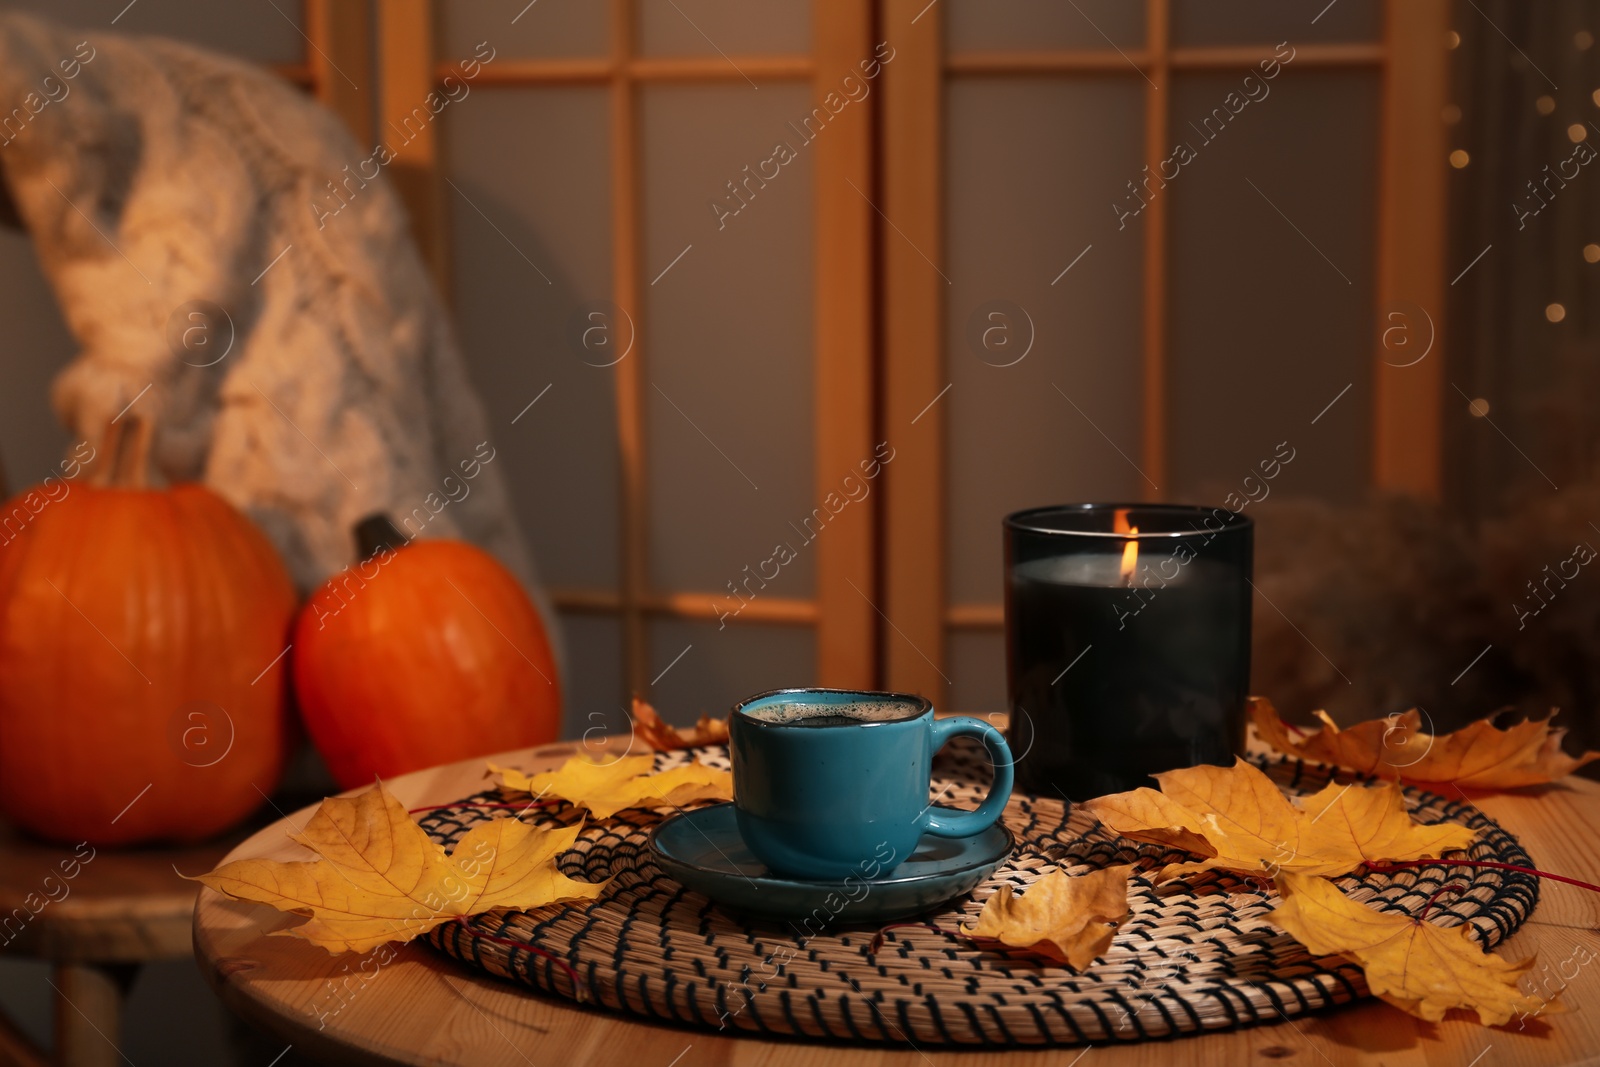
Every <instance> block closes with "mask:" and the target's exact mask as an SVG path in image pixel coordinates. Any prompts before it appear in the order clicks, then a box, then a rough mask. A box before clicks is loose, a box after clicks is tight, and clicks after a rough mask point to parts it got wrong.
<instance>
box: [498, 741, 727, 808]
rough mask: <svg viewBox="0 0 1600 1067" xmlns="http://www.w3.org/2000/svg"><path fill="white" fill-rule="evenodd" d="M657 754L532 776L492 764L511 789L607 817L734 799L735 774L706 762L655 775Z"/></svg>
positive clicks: (578, 760)
mask: <svg viewBox="0 0 1600 1067" xmlns="http://www.w3.org/2000/svg"><path fill="white" fill-rule="evenodd" d="M654 764H655V757H654V756H624V757H622V758H621V759H617V760H612V761H611V762H610V763H594V762H592V761H590V760H587V759H585V758H583V757H582V756H574V757H572V758H571V759H569V760H567V762H566V763H564V764H562V765H561V767H560V769H558V770H554V771H545V772H544V773H543V774H534V775H527V774H523V773H522V772H521V771H518V770H514V769H512V768H509V767H497V766H495V765H494V764H493V763H491V764H489V769H490V770H491V771H494V772H495V773H497V774H499V775H500V780H501V782H502V784H503V785H504V786H505V787H506V788H507V789H512V790H517V791H519V792H525V793H532V794H534V795H535V796H557V797H560V798H562V799H563V800H567V801H570V802H571V803H572V804H573V805H574V806H576V807H581V808H588V809H589V810H590V811H591V812H592V813H593V814H594V816H595V818H597V819H607V818H610V817H611V816H612V815H615V814H616V813H617V812H619V811H622V810H623V809H624V808H662V807H667V806H669V805H670V806H672V807H680V806H682V805H684V804H689V803H692V802H694V801H696V800H732V799H733V775H731V774H729V773H728V772H727V771H719V770H717V769H716V768H715V767H707V766H706V765H705V764H703V763H700V762H698V761H697V762H694V763H689V764H685V765H684V766H682V767H673V768H672V769H671V770H666V771H662V772H661V773H660V774H651V773H650V768H651V767H652V766H654Z"/></svg>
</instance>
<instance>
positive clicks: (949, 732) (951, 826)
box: [921, 716, 1013, 837]
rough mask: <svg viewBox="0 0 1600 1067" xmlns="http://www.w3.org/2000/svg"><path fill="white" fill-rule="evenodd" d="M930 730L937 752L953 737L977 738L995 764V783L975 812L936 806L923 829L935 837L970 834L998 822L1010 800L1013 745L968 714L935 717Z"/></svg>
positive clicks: (926, 814)
mask: <svg viewBox="0 0 1600 1067" xmlns="http://www.w3.org/2000/svg"><path fill="white" fill-rule="evenodd" d="M930 729H931V731H932V733H933V751H934V752H938V751H939V750H940V749H941V748H943V747H944V746H945V744H946V743H947V742H949V741H950V739H951V738H954V737H976V738H978V739H979V740H980V741H982V742H983V747H984V748H985V749H987V750H988V752H989V762H991V763H993V764H994V784H993V785H991V786H990V787H989V795H988V796H986V797H984V798H983V803H982V804H980V805H978V808H977V810H976V811H963V812H959V813H957V814H955V815H949V814H946V813H944V812H939V811H936V810H935V809H934V807H933V805H931V804H930V805H928V810H927V811H925V812H923V813H922V819H921V822H922V830H923V832H924V833H929V834H932V835H934V836H935V837H971V836H972V835H973V834H979V833H982V832H983V831H985V830H987V829H988V828H989V827H991V826H993V825H994V824H995V820H997V819H999V818H1000V813H1001V812H1002V811H1004V810H1005V807H1006V801H1008V800H1010V799H1011V780H1012V762H1013V761H1012V759H1011V748H1010V746H1009V745H1007V744H1006V739H1005V737H1004V736H1002V735H1001V733H1000V731H999V730H996V729H995V728H994V727H993V726H991V725H989V724H988V723H986V722H984V721H983V720H982V719H974V718H970V717H968V716H958V717H956V718H953V719H935V720H933V723H932V725H931V726H930Z"/></svg>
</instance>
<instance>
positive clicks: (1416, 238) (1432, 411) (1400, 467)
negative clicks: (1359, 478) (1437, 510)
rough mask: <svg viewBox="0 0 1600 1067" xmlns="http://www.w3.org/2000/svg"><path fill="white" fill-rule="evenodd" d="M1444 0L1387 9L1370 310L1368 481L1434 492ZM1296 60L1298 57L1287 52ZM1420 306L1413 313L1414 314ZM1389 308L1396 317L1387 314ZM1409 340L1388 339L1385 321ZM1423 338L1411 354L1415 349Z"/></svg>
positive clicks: (1437, 483)
mask: <svg viewBox="0 0 1600 1067" xmlns="http://www.w3.org/2000/svg"><path fill="white" fill-rule="evenodd" d="M1449 25H1450V23H1449V5H1448V3H1446V0H1403V2H1402V0H1390V2H1389V4H1388V9H1387V13H1386V17H1385V27H1384V32H1385V38H1386V41H1387V44H1388V52H1389V60H1388V63H1387V64H1386V65H1385V67H1384V107H1383V133H1382V145H1381V150H1380V153H1379V160H1380V162H1379V195H1378V270H1377V298H1376V300H1375V301H1374V310H1375V312H1376V314H1377V318H1378V323H1377V328H1376V329H1375V330H1374V337H1373V340H1374V356H1373V398H1372V429H1373V450H1372V481H1373V485H1374V487H1375V488H1377V489H1379V490H1382V491H1385V492H1406V493H1414V494H1417V495H1420V496H1423V497H1427V498H1429V499H1437V498H1438V496H1439V493H1440V488H1441V481H1442V479H1443V465H1444V455H1443V449H1444V442H1443V440H1442V434H1443V429H1444V424H1443V404H1444V349H1443V345H1442V341H1443V340H1444V339H1443V338H1441V337H1440V336H1439V331H1441V330H1442V329H1443V328H1444V323H1445V316H1444V310H1445V307H1444V305H1445V290H1446V288H1447V287H1446V285H1445V277H1444V274H1445V268H1444V259H1443V256H1444V248H1445V182H1446V175H1447V171H1446V161H1445V155H1446V151H1447V147H1448V146H1447V145H1446V137H1445V126H1444V120H1443V114H1444V107H1445V102H1446V101H1445V92H1446V84H1447V74H1448V70H1447V65H1446V54H1447V53H1446V49H1445V33H1446V31H1447V30H1448V28H1449ZM1295 62H1296V63H1298V62H1299V57H1298V56H1297V57H1296V58H1295ZM1419 311H1420V315H1419ZM1390 312H1395V313H1397V314H1399V315H1400V316H1401V319H1399V320H1396V321H1394V322H1391V321H1389V319H1388V315H1389V313H1390ZM1391 326H1394V327H1398V328H1401V329H1404V330H1405V331H1406V332H1407V334H1408V336H1407V345H1406V347H1403V348H1391V347H1386V346H1385V344H1384V333H1385V330H1386V329H1388V328H1389V327H1391ZM1430 341H1431V344H1432V348H1431V350H1429V351H1427V355H1426V356H1424V357H1423V358H1421V359H1420V360H1419V361H1418V362H1416V363H1414V364H1413V363H1411V360H1412V359H1413V358H1415V356H1414V355H1413V353H1416V354H1420V350H1422V346H1424V345H1425V344H1427V343H1428V342H1430Z"/></svg>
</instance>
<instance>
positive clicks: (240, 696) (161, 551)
mask: <svg viewBox="0 0 1600 1067" xmlns="http://www.w3.org/2000/svg"><path fill="white" fill-rule="evenodd" d="M132 421H133V420H129V422H132ZM147 434H148V431H147V430H144V429H143V428H137V429H135V430H134V431H133V432H128V427H127V426H126V425H124V426H123V427H122V428H121V429H120V431H119V428H118V427H116V426H113V427H111V428H110V429H108V431H107V436H106V438H105V439H104V444H103V447H104V449H105V450H106V451H107V452H109V453H110V455H107V456H104V457H101V460H102V462H101V463H99V464H96V465H95V466H94V467H93V468H92V471H93V473H94V474H96V475H97V480H98V481H99V482H100V483H101V484H93V483H91V482H90V481H89V480H88V479H85V480H83V481H81V482H80V481H78V480H76V479H75V478H72V477H69V478H68V479H67V480H54V485H51V482H52V480H53V479H46V482H45V483H44V484H43V485H41V486H38V487H35V488H34V489H31V490H28V491H26V492H23V493H21V494H19V495H18V496H17V497H15V498H14V499H12V500H11V501H10V502H8V503H7V504H6V505H5V511H4V513H3V514H0V530H3V532H4V534H3V538H0V541H3V543H0V813H3V814H4V815H5V816H6V817H7V818H8V819H10V820H11V821H12V822H14V823H15V824H17V825H18V826H21V827H23V828H24V829H27V830H30V831H32V832H33V833H36V834H39V835H41V836H44V837H49V838H54V839H57V840H61V841H69V842H77V841H88V842H92V843H94V844H106V845H116V844H131V843H135V842H143V841H197V840H201V839H203V838H206V837H209V836H211V835H213V834H216V833H218V832H220V831H222V830H225V829H227V828H228V827H229V826H232V825H233V824H234V823H236V822H238V821H239V820H241V819H243V818H244V817H245V816H246V815H248V814H249V813H250V812H251V811H252V810H254V809H255V808H256V807H257V806H258V805H259V804H261V802H262V797H263V795H264V794H267V793H270V792H271V791H272V789H273V787H274V786H276V784H277V782H278V777H279V775H280V773H281V772H282V770H283V766H284V762H285V760H286V759H287V756H288V751H289V742H290V727H289V718H288V709H287V705H286V699H287V689H288V686H287V675H288V671H287V668H286V666H285V665H284V663H283V662H282V656H283V652H284V650H285V648H286V646H287V643H288V632H289V627H290V624H291V622H292V621H293V618H294V609H295V601H296V597H295V591H294V586H293V584H292V583H291V582H290V579H289V575H288V572H287V571H286V570H285V569H284V566H283V563H282V561H281V560H280V559H279V558H278V555H277V553H276V551H274V549H273V547H272V545H271V544H270V543H269V542H268V541H267V539H266V537H265V536H264V535H263V534H262V533H261V531H260V530H259V529H257V528H256V527H255V525H254V524H253V523H251V522H250V520H249V519H247V518H246V517H245V516H244V515H242V514H240V513H239V512H238V511H236V510H235V509H234V508H233V507H232V506H231V505H229V504H228V503H227V501H225V500H223V499H222V498H221V497H220V496H218V495H217V494H216V493H213V492H212V491H211V490H209V489H207V488H205V487H204V486H200V485H177V486H173V487H172V488H170V489H149V488H143V487H142V484H143V478H142V470H143V465H144V464H143V448H144V445H145V444H146V443H147V441H148V436H147ZM130 437H132V438H138V442H137V443H136V444H135V445H134V446H133V448H132V450H131V451H132V453H133V454H134V456H135V459H134V462H133V464H132V471H131V474H124V473H122V472H121V471H116V472H115V473H111V472H113V470H114V469H115V468H118V467H119V466H126V464H123V463H122V462H121V459H122V456H123V454H124V453H128V452H129V451H130V449H128V448H124V447H122V446H123V443H124V441H126V440H127V439H128V438H130ZM86 447H87V446H80V449H79V452H80V454H81V452H82V450H83V448H86ZM73 473H74V474H75V473H76V469H74V471H73ZM105 483H110V484H105Z"/></svg>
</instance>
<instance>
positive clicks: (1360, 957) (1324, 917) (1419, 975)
mask: <svg viewBox="0 0 1600 1067" xmlns="http://www.w3.org/2000/svg"><path fill="white" fill-rule="evenodd" d="M1278 892H1279V893H1280V894H1281V895H1282V896H1283V903H1282V904H1280V905H1278V907H1277V908H1276V909H1275V910H1274V911H1273V912H1272V914H1270V915H1269V916H1267V918H1268V920H1269V921H1270V922H1272V924H1273V925H1275V926H1277V927H1278V928H1280V929H1282V930H1284V931H1285V932H1287V933H1288V934H1289V935H1290V936H1292V937H1293V938H1294V939H1295V940H1296V941H1298V942H1300V943H1301V944H1302V945H1304V946H1305V947H1306V948H1307V949H1308V950H1310V951H1311V952H1312V953H1314V954H1315V955H1318V956H1347V957H1349V958H1350V959H1351V960H1353V961H1355V962H1356V963H1357V964H1359V965H1360V966H1361V969H1362V970H1363V971H1365V972H1366V975H1367V987H1368V988H1369V989H1371V990H1372V993H1373V995H1374V996H1377V997H1381V998H1382V999H1384V1000H1386V1001H1388V1002H1389V1003H1390V1004H1393V1005H1394V1006H1395V1007H1397V1008H1399V1009H1400V1010H1401V1011H1405V1012H1409V1013H1410V1014H1412V1015H1415V1016H1417V1017H1418V1018H1420V1019H1427V1020H1428V1021H1429V1022H1438V1021H1439V1020H1441V1019H1443V1018H1444V1014H1445V1012H1447V1011H1449V1010H1450V1009H1451V1008H1465V1009H1467V1010H1470V1011H1474V1012H1477V1014H1478V1019H1479V1021H1481V1022H1482V1023H1484V1024H1485V1025H1487V1026H1499V1025H1501V1024H1503V1023H1506V1022H1508V1021H1510V1019H1511V1016H1512V1014H1513V1013H1516V1012H1525V1013H1530V1014H1537V1013H1538V1012H1540V1011H1551V1010H1560V1006H1559V1004H1557V1003H1554V1002H1549V1001H1546V1000H1545V999H1544V998H1541V997H1535V996H1529V995H1528V994H1526V993H1523V992H1522V991H1521V990H1520V989H1518V988H1517V983H1518V981H1520V980H1521V978H1522V976H1523V975H1524V974H1527V973H1528V971H1530V970H1531V969H1532V968H1533V960H1532V958H1529V959H1526V960H1523V961H1522V962H1521V963H1510V962H1507V961H1506V960H1504V959H1502V958H1500V957H1499V956H1496V955H1494V954H1493V953H1492V952H1485V951H1484V949H1483V946H1482V945H1480V944H1479V943H1478V941H1477V939H1476V938H1474V937H1473V936H1472V933H1473V932H1472V927H1471V926H1470V925H1469V924H1465V923H1463V924H1462V925H1460V926H1456V927H1451V928H1449V929H1446V928H1445V927H1442V926H1435V925H1434V924H1433V923H1430V922H1427V921H1426V920H1423V919H1414V918H1412V917H1410V916H1409V915H1397V914H1394V913H1393V912H1380V911H1374V910H1373V909H1372V908H1369V907H1367V906H1366V905H1365V904H1361V903H1359V902H1357V901H1354V900H1351V899H1350V898H1349V897H1347V896H1345V895H1344V893H1342V892H1340V890H1339V887H1338V886H1336V885H1334V884H1333V883H1332V882H1330V881H1328V880H1327V879H1326V878H1314V877H1310V876H1306V875H1298V874H1287V873H1286V874H1282V875H1279V876H1278Z"/></svg>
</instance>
